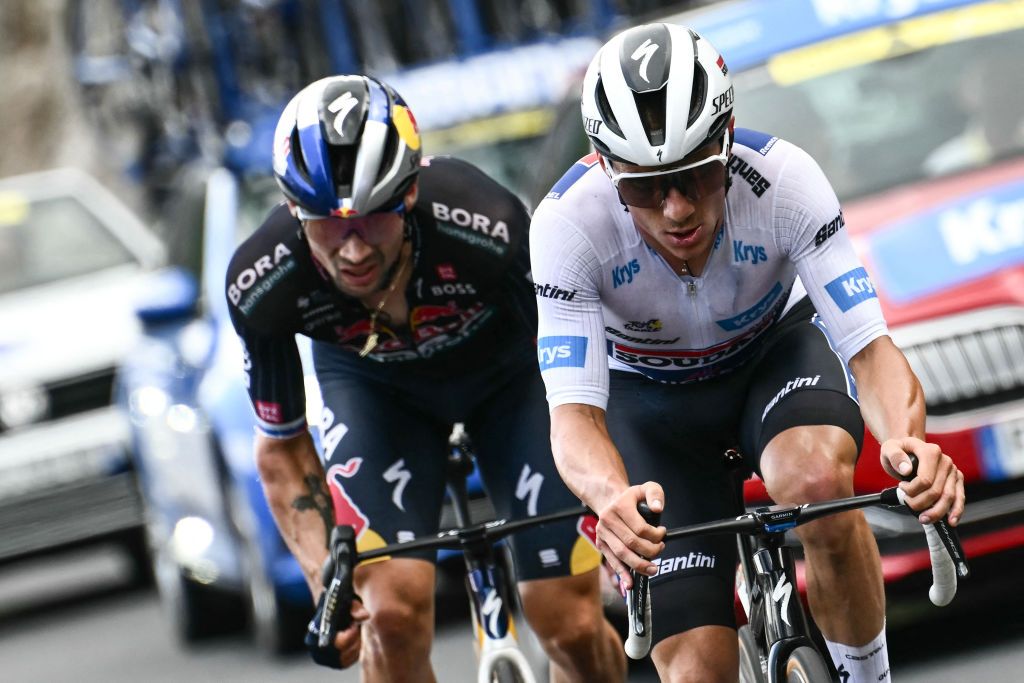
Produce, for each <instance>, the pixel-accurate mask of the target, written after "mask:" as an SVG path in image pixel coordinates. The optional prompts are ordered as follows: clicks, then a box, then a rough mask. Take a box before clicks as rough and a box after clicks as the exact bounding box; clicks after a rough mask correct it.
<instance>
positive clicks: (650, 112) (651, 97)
mask: <svg viewBox="0 0 1024 683" xmlns="http://www.w3.org/2000/svg"><path fill="white" fill-rule="evenodd" d="M665 91H666V88H661V89H660V90H656V91H655V92H647V93H634V94H633V97H634V99H635V100H636V109H637V113H639V114H640V121H641V122H642V123H643V126H644V132H645V133H646V134H647V140H648V142H650V143H651V145H652V146H654V147H657V146H660V145H664V144H665V119H666V118H667V117H666V116H665V106H666V105H665V102H666V92H665Z"/></svg>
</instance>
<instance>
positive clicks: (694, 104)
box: [686, 59, 708, 128]
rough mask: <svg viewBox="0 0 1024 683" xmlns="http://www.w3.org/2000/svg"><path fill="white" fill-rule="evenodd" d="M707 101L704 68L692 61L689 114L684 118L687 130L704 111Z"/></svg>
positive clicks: (706, 77)
mask: <svg viewBox="0 0 1024 683" xmlns="http://www.w3.org/2000/svg"><path fill="white" fill-rule="evenodd" d="M707 99H708V74H707V72H706V71H704V67H702V66H701V65H700V62H698V61H697V60H696V59H694V61H693V89H692V90H691V91H690V114H689V116H687V117H686V127H687V128H689V127H690V126H692V125H693V124H694V122H696V121H697V119H698V118H699V117H700V113H701V112H702V111H704V105H705V103H706V102H707Z"/></svg>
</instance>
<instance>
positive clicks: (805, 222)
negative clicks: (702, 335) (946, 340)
mask: <svg viewBox="0 0 1024 683" xmlns="http://www.w3.org/2000/svg"><path fill="white" fill-rule="evenodd" d="M775 201H776V211H775V216H776V218H775V221H776V225H775V235H776V239H777V240H778V242H779V244H778V246H779V248H780V250H782V251H783V252H785V253H788V254H789V258H790V260H792V261H793V263H794V264H795V266H796V270H797V274H798V275H799V276H800V281H801V282H802V284H803V286H804V288H805V289H806V290H807V294H808V296H810V297H811V301H812V302H814V306H815V309H816V310H817V312H818V315H819V316H820V318H821V320H822V322H823V323H824V325H825V328H826V329H827V330H828V334H829V337H830V339H831V341H832V344H833V346H834V348H835V350H836V351H837V352H838V353H839V355H840V356H842V358H843V360H844V361H846V362H847V363H848V362H849V361H850V359H851V358H852V357H853V356H854V355H856V354H857V352H858V351H860V350H861V349H863V348H864V347H865V346H867V345H868V344H869V343H870V342H871V341H873V340H874V339H876V338H878V337H880V336H883V335H885V334H887V333H888V329H887V327H886V323H885V318H884V317H883V316H882V308H881V305H880V304H879V302H878V295H877V294H876V292H875V287H874V284H873V283H872V281H871V278H870V276H869V275H868V272H867V270H865V268H864V266H863V264H862V263H861V262H860V259H859V257H858V256H857V252H856V251H855V250H854V247H853V243H852V242H851V240H850V238H849V235H848V234H847V232H846V230H845V222H844V218H843V212H842V209H841V208H840V206H839V200H838V199H837V198H836V194H835V191H834V190H833V189H832V186H831V184H830V183H829V182H828V179H826V177H825V174H824V173H823V172H822V170H821V168H820V167H819V166H818V164H817V163H816V162H815V161H814V159H812V158H811V157H810V155H808V154H807V153H806V152H804V151H803V150H802V149H800V148H798V147H794V148H793V151H792V153H791V154H790V158H789V159H788V160H787V162H786V166H785V168H784V169H783V173H782V176H781V178H780V182H779V183H778V189H777V194H776V198H775Z"/></svg>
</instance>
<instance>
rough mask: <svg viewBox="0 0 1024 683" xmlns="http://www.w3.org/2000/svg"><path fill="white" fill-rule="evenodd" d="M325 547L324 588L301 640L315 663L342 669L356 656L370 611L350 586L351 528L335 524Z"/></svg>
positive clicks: (353, 540)
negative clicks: (363, 623) (362, 629)
mask: <svg viewBox="0 0 1024 683" xmlns="http://www.w3.org/2000/svg"><path fill="white" fill-rule="evenodd" d="M328 550H329V554H328V556H327V559H326V560H324V566H323V570H322V577H321V578H322V581H323V585H324V590H323V592H322V593H321V594H320V598H319V600H318V601H317V605H316V613H315V614H314V615H313V619H312V620H311V621H310V622H309V626H308V628H307V629H306V636H305V638H304V639H303V642H304V643H305V645H306V649H307V650H309V653H310V655H312V657H313V661H315V662H316V663H317V664H320V665H321V666H327V667H331V668H332V669H343V668H345V667H347V666H351V665H352V664H354V663H355V661H356V660H357V659H359V650H360V648H361V647H362V634H361V626H362V622H364V621H366V620H367V619H368V618H369V616H370V614H369V612H367V611H366V608H365V607H363V603H362V600H360V599H359V596H358V595H356V594H355V592H354V590H353V588H352V574H353V569H354V565H355V555H356V540H355V531H354V530H353V528H352V527H351V526H346V525H340V526H336V527H334V528H333V529H332V530H331V538H330V547H329V548H328Z"/></svg>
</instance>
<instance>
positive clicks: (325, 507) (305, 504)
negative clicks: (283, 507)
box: [292, 474, 334, 545]
mask: <svg viewBox="0 0 1024 683" xmlns="http://www.w3.org/2000/svg"><path fill="white" fill-rule="evenodd" d="M303 482H304V483H305V484H306V488H307V489H308V490H309V493H308V494H306V495H302V496H298V497H297V498H296V499H295V500H293V501H292V507H293V508H295V509H296V510H300V511H302V510H316V511H317V512H318V513H320V516H321V517H322V518H323V520H324V527H325V528H326V529H327V538H326V539H325V544H326V545H330V540H331V529H332V528H334V504H333V502H332V501H331V493H330V491H328V490H327V484H326V483H325V482H324V480H323V479H322V478H320V477H318V476H317V475H315V474H307V475H306V476H305V477H304V478H303Z"/></svg>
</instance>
